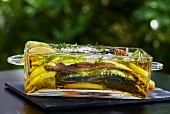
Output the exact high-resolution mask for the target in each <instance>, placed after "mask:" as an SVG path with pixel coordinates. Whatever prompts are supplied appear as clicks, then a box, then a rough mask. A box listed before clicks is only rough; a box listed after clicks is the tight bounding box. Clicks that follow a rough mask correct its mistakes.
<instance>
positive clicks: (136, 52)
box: [130, 49, 139, 57]
mask: <svg viewBox="0 0 170 114" xmlns="http://www.w3.org/2000/svg"><path fill="white" fill-rule="evenodd" d="M138 52H139V49H137V50H136V51H135V52H134V53H133V54H132V55H131V56H130V57H134V56H135V55H136V54H138Z"/></svg>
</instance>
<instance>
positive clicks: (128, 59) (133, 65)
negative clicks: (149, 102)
mask: <svg viewBox="0 0 170 114" xmlns="http://www.w3.org/2000/svg"><path fill="white" fill-rule="evenodd" d="M151 65H152V57H151V56H150V55H149V54H147V53H146V52H145V51H144V50H142V49H141V48H129V47H110V46H92V45H77V44H65V43H63V44H47V43H43V42H37V41H28V42H27V43H26V45H25V50H24V69H25V72H24V73H25V74H24V75H25V81H24V89H25V92H26V93H27V94H28V95H36V94H37V93H51V94H55V92H56V93H57V92H61V91H62V94H65V93H66V94H72V95H74V94H76V95H77V94H82V95H83V94H84V95H86V94H87V93H88V94H87V95H90V94H93V93H98V94H99V93H100V95H101V96H102V94H103V95H106V94H108V93H109V95H112V94H114V93H121V94H124V95H127V96H135V97H137V98H145V97H146V96H147V95H148V89H149V88H150V89H154V82H153V81H152V80H150V76H151Z"/></svg>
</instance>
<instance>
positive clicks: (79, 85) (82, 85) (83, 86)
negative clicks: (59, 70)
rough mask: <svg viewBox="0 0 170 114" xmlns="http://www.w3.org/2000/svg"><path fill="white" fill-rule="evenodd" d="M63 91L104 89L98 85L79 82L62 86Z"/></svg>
mask: <svg viewBox="0 0 170 114" xmlns="http://www.w3.org/2000/svg"><path fill="white" fill-rule="evenodd" d="M64 88H65V89H98V90H103V89H104V87H103V86H102V85H99V84H92V83H87V82H79V83H72V84H66V85H64Z"/></svg>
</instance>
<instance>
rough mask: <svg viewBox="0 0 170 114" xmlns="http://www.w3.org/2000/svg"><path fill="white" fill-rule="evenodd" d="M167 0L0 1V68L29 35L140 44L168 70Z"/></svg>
mask: <svg viewBox="0 0 170 114" xmlns="http://www.w3.org/2000/svg"><path fill="white" fill-rule="evenodd" d="M169 3H170V1H169V0H140V1H139V0H0V70H6V69H15V68H21V67H22V66H20V67H19V66H15V65H10V64H9V63H7V61H6V59H7V57H8V56H11V55H15V54H22V53H23V49H24V44H25V43H26V42H27V41H28V40H37V41H43V42H47V43H49V42H50V43H63V42H65V43H78V44H96V43H97V44H103V45H111V46H128V47H140V48H143V49H144V50H146V51H147V52H148V53H149V54H150V55H151V56H153V57H154V61H159V62H161V63H163V64H164V69H163V70H162V71H161V72H165V73H170V70H169V68H170V53H169V51H170V38H169V37H170V7H169V5H168V4H169Z"/></svg>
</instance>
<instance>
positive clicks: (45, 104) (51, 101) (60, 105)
mask: <svg viewBox="0 0 170 114" xmlns="http://www.w3.org/2000/svg"><path fill="white" fill-rule="evenodd" d="M5 87H6V88H7V89H8V90H10V91H12V92H13V93H16V94H17V95H19V96H22V98H24V99H26V100H27V101H29V102H30V103H33V104H34V105H36V106H38V107H40V108H43V109H45V110H59V109H73V108H74V109H75V108H88V107H89V108H92V107H99V106H100V107H101V106H103V107H104V106H117V105H129V104H142V103H156V102H163V101H170V92H169V91H165V90H163V89H160V88H155V90H152V91H149V95H148V97H147V98H146V99H110V98H81V97H79V98H76V97H58V96H56V97H51V96H28V95H26V94H25V93H24V89H23V87H24V84H23V82H6V83H5Z"/></svg>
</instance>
